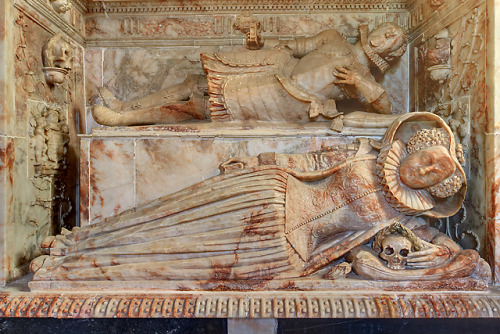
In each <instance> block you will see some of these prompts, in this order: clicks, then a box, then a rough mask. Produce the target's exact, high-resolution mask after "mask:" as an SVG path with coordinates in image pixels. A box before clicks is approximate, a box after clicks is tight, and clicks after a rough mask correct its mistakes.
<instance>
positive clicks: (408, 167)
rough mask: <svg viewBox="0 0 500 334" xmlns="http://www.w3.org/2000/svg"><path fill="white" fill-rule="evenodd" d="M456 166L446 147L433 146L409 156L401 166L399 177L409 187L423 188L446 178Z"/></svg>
mask: <svg viewBox="0 0 500 334" xmlns="http://www.w3.org/2000/svg"><path fill="white" fill-rule="evenodd" d="M455 168H456V166H455V162H454V161H453V159H452V158H451V156H450V154H449V152H448V150H447V149H446V148H445V147H443V146H432V147H427V148H424V149H421V150H419V151H417V152H415V153H413V154H410V155H409V156H407V157H406V158H405V159H404V160H403V162H402V163H401V165H400V166H399V177H400V178H401V181H402V182H403V183H404V184H405V185H407V186H408V187H410V188H413V189H421V188H427V187H430V186H433V185H435V184H437V183H439V182H441V181H444V180H446V179H447V178H448V177H450V176H451V175H452V174H453V173H454V172H455Z"/></svg>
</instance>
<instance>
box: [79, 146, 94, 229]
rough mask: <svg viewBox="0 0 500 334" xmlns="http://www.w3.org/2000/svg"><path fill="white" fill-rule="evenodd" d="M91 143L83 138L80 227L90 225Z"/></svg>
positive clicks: (81, 151)
mask: <svg viewBox="0 0 500 334" xmlns="http://www.w3.org/2000/svg"><path fill="white" fill-rule="evenodd" d="M90 143H91V140H90V139H87V138H82V139H81V141H80V165H79V166H80V169H79V170H80V177H79V184H80V196H79V197H80V199H79V203H77V205H79V207H80V210H79V211H80V226H85V225H88V224H89V221H90V220H89V203H90V160H89V154H90Z"/></svg>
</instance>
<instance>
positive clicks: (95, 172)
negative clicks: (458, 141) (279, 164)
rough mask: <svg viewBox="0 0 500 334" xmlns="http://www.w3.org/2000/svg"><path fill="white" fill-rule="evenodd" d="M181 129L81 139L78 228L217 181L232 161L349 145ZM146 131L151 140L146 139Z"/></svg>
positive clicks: (340, 140) (333, 139)
mask: <svg viewBox="0 0 500 334" xmlns="http://www.w3.org/2000/svg"><path fill="white" fill-rule="evenodd" d="M315 127H319V126H318V125H316V126H315ZM141 128H144V129H145V130H144V131H145V132H141ZM159 128H162V127H161V126H160V127H156V129H159ZM179 128H182V126H171V127H163V130H162V131H151V129H147V127H136V128H128V129H126V128H122V129H119V128H114V129H109V128H102V130H96V131H95V133H94V134H93V135H87V136H82V138H81V143H82V144H81V157H82V159H81V179H80V186H81V188H80V189H81V190H80V198H81V202H80V224H81V225H86V224H94V223H97V222H99V221H100V220H101V219H103V218H105V217H108V216H112V215H115V214H117V213H119V212H120V211H123V210H125V209H128V208H131V207H134V206H140V205H142V204H144V203H147V202H149V201H151V200H154V199H156V198H158V197H161V196H163V195H167V194H171V193H174V192H176V191H178V190H181V189H184V188H186V187H187V186H189V185H192V184H194V183H196V182H200V181H203V180H205V179H207V178H209V177H212V176H215V175H217V174H218V173H219V170H218V166H219V165H220V164H221V163H222V162H224V161H225V160H227V159H229V158H231V157H237V156H255V155H258V154H259V153H263V152H271V151H272V152H278V153H292V152H293V153H301V152H307V151H314V150H319V149H321V148H322V147H325V146H331V145H337V144H345V143H350V142H351V141H352V138H350V137H339V136H328V135H326V136H325V135H324V134H323V135H321V132H319V134H316V135H314V136H313V137H309V138H308V137H299V136H297V134H294V133H293V132H290V133H289V134H288V135H287V136H283V137H281V138H280V137H276V136H275V135H273V136H271V135H270V132H269V131H268V136H267V137H266V136H265V133H266V132H265V131H264V130H257V129H250V130H246V131H243V132H242V131H239V134H238V135H235V134H233V135H232V136H229V135H226V136H224V135H222V136H221V135H220V134H219V135H218V136H216V135H215V134H211V133H210V131H208V130H203V131H206V132H203V131H202V130H200V129H199V128H198V130H197V131H196V132H194V133H193V132H191V133H190V132H178V130H179ZM193 128H196V126H191V128H190V129H191V130H193ZM108 129H109V131H107V130H108ZM176 129H177V131H176ZM184 130H186V128H184ZM148 131H149V136H147V135H144V134H145V133H147V132H148ZM226 131H227V130H226ZM233 131H236V129H235V130H233ZM283 131H284V130H283ZM283 131H282V132H283ZM303 131H306V130H303ZM309 131H311V130H309ZM328 131H331V130H328ZM313 133H314V132H313ZM310 134H311V132H310ZM180 135H181V137H179V136H180ZM263 135H264V136H263ZM259 137H260V138H259ZM87 159H88V160H87ZM118 193H119V194H120V196H116V194H118Z"/></svg>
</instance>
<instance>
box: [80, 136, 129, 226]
mask: <svg viewBox="0 0 500 334" xmlns="http://www.w3.org/2000/svg"><path fill="white" fill-rule="evenodd" d="M134 145H135V143H134V141H133V140H123V139H114V140H103V139H97V140H92V141H91V142H90V145H89V146H90V148H89V152H90V153H89V166H90V170H89V180H90V187H89V201H90V209H89V223H90V224H92V223H95V222H96V221H99V220H101V219H103V218H105V217H109V216H113V215H115V214H117V213H118V212H120V211H123V210H125V209H128V208H131V207H133V206H134V203H135V193H134V186H135V182H134V177H135V175H134V174H135V172H134V164H135V160H134ZM80 182H81V181H80ZM81 186H82V187H85V185H84V184H81Z"/></svg>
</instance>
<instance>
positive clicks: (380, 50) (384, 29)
mask: <svg viewBox="0 0 500 334" xmlns="http://www.w3.org/2000/svg"><path fill="white" fill-rule="evenodd" d="M368 43H369V45H370V47H371V48H372V50H373V51H375V53H377V54H378V55H379V56H381V57H382V58H384V59H385V60H387V61H391V60H393V59H394V58H395V57H401V56H402V55H403V53H405V51H406V34H405V31H404V29H403V28H401V27H400V26H398V25H396V24H394V23H391V22H387V23H384V24H382V25H380V26H378V27H377V28H375V29H373V30H372V31H371V32H370V34H369V35H368Z"/></svg>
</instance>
